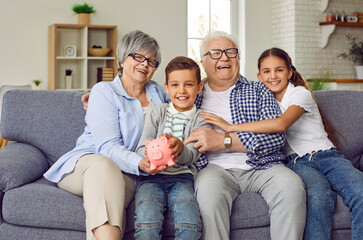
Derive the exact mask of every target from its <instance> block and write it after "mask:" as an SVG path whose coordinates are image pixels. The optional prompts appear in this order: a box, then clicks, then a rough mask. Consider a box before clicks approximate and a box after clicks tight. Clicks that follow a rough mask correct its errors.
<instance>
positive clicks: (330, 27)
mask: <svg viewBox="0 0 363 240" xmlns="http://www.w3.org/2000/svg"><path fill="white" fill-rule="evenodd" d="M319 25H320V26H321V37H322V39H321V47H322V48H324V47H326V45H327V44H328V41H329V37H330V35H331V34H332V33H333V32H334V31H335V28H336V27H358V28H362V27H363V23H361V22H358V23H353V22H339V21H334V22H320V23H319Z"/></svg>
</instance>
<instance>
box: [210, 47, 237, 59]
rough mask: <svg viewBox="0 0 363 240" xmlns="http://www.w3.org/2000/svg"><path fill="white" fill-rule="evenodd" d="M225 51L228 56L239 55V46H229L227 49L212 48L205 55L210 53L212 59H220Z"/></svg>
mask: <svg viewBox="0 0 363 240" xmlns="http://www.w3.org/2000/svg"><path fill="white" fill-rule="evenodd" d="M223 53H225V54H226V56H227V57H228V58H235V57H237V55H238V48H227V49H224V50H222V49H212V50H209V51H208V52H207V53H206V54H204V56H207V55H209V56H210V57H211V59H214V60H216V59H220V58H221V57H222V55H223Z"/></svg>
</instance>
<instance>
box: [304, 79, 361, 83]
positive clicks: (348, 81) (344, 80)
mask: <svg viewBox="0 0 363 240" xmlns="http://www.w3.org/2000/svg"><path fill="white" fill-rule="evenodd" d="M307 81H308V82H311V81H312V79H308V80H307ZM326 81H327V82H336V83H363V79H329V80H326Z"/></svg>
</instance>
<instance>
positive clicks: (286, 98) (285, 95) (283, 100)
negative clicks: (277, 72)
mask: <svg viewBox="0 0 363 240" xmlns="http://www.w3.org/2000/svg"><path fill="white" fill-rule="evenodd" d="M294 87H295V86H294V84H292V83H291V82H289V84H288V85H287V88H286V91H285V94H284V96H283V97H282V99H281V102H280V103H281V104H282V105H284V104H285V102H286V101H287V100H288V99H290V94H291V90H292V89H293V88H294Z"/></svg>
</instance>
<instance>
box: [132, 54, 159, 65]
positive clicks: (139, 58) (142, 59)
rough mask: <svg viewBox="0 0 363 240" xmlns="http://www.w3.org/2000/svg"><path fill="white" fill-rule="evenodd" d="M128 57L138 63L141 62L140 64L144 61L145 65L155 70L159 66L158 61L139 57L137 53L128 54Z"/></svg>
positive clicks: (142, 56)
mask: <svg viewBox="0 0 363 240" xmlns="http://www.w3.org/2000/svg"><path fill="white" fill-rule="evenodd" d="M129 56H130V57H132V58H133V59H134V60H135V61H138V62H141V63H142V62H145V60H146V61H147V64H148V65H149V66H150V67H153V68H157V67H158V66H159V62H158V61H156V60H154V59H151V58H147V57H145V56H144V55H141V54H139V53H130V54H129Z"/></svg>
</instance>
